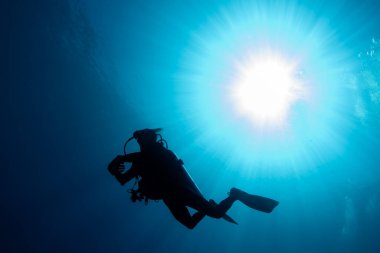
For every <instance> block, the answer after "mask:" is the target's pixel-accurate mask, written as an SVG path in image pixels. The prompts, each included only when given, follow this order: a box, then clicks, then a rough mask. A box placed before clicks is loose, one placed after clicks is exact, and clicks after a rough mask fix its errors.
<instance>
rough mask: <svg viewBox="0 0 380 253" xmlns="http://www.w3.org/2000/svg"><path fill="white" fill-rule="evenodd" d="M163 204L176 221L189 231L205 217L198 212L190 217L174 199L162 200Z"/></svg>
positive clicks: (185, 208) (185, 209)
mask: <svg viewBox="0 0 380 253" xmlns="http://www.w3.org/2000/svg"><path fill="white" fill-rule="evenodd" d="M164 203H165V205H166V206H167V207H168V208H169V210H170V212H171V213H172V214H173V216H174V217H175V218H176V220H177V221H179V222H180V223H182V224H183V225H185V226H186V227H187V228H189V229H193V228H194V227H195V226H196V225H197V224H198V223H199V222H200V221H201V220H202V219H203V218H204V217H205V215H206V214H205V213H204V212H200V211H198V212H196V213H195V214H193V215H191V214H190V212H189V210H188V209H187V207H186V206H185V205H183V204H182V203H181V202H179V201H177V200H176V199H170V198H169V199H164Z"/></svg>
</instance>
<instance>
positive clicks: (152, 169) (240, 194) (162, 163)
mask: <svg viewBox="0 0 380 253" xmlns="http://www.w3.org/2000/svg"><path fill="white" fill-rule="evenodd" d="M161 130H162V129H160V128H158V129H143V130H139V131H135V132H134V133H133V136H132V137H131V138H129V139H128V140H127V141H126V143H125V145H124V155H118V156H116V157H115V158H114V159H113V160H112V161H111V163H110V164H109V165H108V170H109V172H110V173H111V174H112V175H114V176H115V177H116V179H117V180H118V181H119V183H120V184H121V185H124V184H126V183H127V182H129V181H130V180H132V179H133V178H136V182H135V184H134V186H133V187H132V189H131V190H130V191H129V192H130V193H131V200H132V201H133V202H136V201H141V200H145V201H146V202H147V201H148V200H149V199H151V200H163V202H164V203H165V205H166V206H167V207H168V208H169V210H170V211H171V213H172V214H173V216H174V217H175V218H176V219H177V220H178V221H179V222H180V223H182V224H183V225H185V226H186V227H187V228H190V229H193V228H194V227H195V226H196V225H197V224H198V223H199V222H200V221H201V220H202V219H203V218H204V217H205V216H210V217H213V218H224V219H225V220H227V221H229V222H232V223H235V224H237V223H236V221H234V220H233V219H232V218H231V217H230V216H228V215H227V214H226V212H227V211H228V209H230V207H231V206H232V204H233V203H234V202H235V201H236V200H239V201H240V202H242V203H243V204H245V205H247V206H248V207H251V208H253V209H256V210H258V211H262V212H266V213H270V212H272V210H273V209H274V208H275V207H276V206H277V205H278V204H279V202H278V201H276V200H273V199H269V198H266V197H261V196H257V195H252V194H248V193H246V192H244V191H242V190H239V189H237V188H231V190H230V192H229V196H228V197H227V198H226V199H224V200H222V201H221V202H220V203H219V204H217V203H216V202H215V201H214V200H209V201H208V200H206V199H205V198H204V197H203V195H202V193H201V192H200V190H199V189H198V187H197V186H196V184H195V183H194V181H193V180H192V178H191V177H190V175H189V174H188V173H187V171H186V169H185V167H184V163H183V161H182V160H181V159H178V158H177V156H176V155H175V154H174V153H173V152H172V151H171V150H169V149H168V147H167V142H166V141H165V140H164V139H163V138H162V136H161V135H160V134H159V132H160V131H161ZM132 139H136V140H137V142H138V144H139V146H140V152H136V153H130V154H126V151H125V148H126V145H127V143H128V142H129V141H131V140H132ZM124 163H131V167H130V169H128V170H127V171H125V167H124ZM136 185H137V186H138V188H137V189H135V186H136ZM188 207H190V208H193V209H195V210H196V211H197V212H196V213H194V214H193V215H191V214H190V212H189V210H188Z"/></svg>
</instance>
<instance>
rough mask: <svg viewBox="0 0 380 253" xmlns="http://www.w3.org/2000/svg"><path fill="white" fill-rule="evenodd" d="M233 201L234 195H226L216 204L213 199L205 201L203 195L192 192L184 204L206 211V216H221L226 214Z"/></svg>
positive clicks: (234, 199)
mask: <svg viewBox="0 0 380 253" xmlns="http://www.w3.org/2000/svg"><path fill="white" fill-rule="evenodd" d="M235 201H236V198H235V197H233V196H228V197H227V198H226V199H224V200H222V201H221V202H220V203H219V204H217V203H216V202H215V201H213V200H210V201H207V200H206V199H205V198H204V197H202V196H199V195H195V194H194V195H192V196H188V198H187V201H186V205H187V206H189V207H191V208H194V209H195V210H198V211H200V212H202V213H206V215H207V216H210V217H213V218H221V217H223V216H224V215H225V214H226V212H227V211H228V209H230V208H231V206H232V204H233V203H234V202H235Z"/></svg>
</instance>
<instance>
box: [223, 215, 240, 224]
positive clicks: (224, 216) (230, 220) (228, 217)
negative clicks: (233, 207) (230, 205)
mask: <svg viewBox="0 0 380 253" xmlns="http://www.w3.org/2000/svg"><path fill="white" fill-rule="evenodd" d="M222 218H223V219H224V220H226V221H228V222H231V223H233V224H236V225H239V224H238V223H237V222H236V221H235V220H234V219H232V218H231V217H230V216H229V215H227V214H225V215H223V216H222Z"/></svg>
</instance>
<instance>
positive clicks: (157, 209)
mask: <svg viewBox="0 0 380 253" xmlns="http://www.w3.org/2000/svg"><path fill="white" fill-rule="evenodd" d="M379 5H380V4H379V3H378V2H377V1H368V0H363V1H343V0H337V1H301V0H300V1H296V0H294V1H293V0H291V1H248V0H247V1H232V0H219V1H216V0H210V1H196V0H193V1H189V0H186V1H170V0H160V1H153V0H152V1H121V0H115V1H101V0H92V1H89V0H67V1H59V0H34V1H21V0H14V1H5V2H2V3H1V5H0V12H1V15H0V20H1V28H2V29H1V42H0V43H1V44H0V45H1V58H2V59H3V61H2V62H3V63H5V64H4V65H3V66H2V68H1V69H2V70H1V77H0V78H1V79H0V80H1V92H0V99H1V106H0V110H1V118H2V120H1V124H0V129H1V135H0V136H1V182H0V183H1V184H0V187H1V191H0V194H1V209H0V213H1V230H2V233H1V234H2V236H1V239H0V240H1V243H0V252H4V253H5V252H57V253H58V252H219V253H222V252H282V253H287V252H292V253H295V252H308V253H313V252H363V253H372V252H373V253H375V252H379V251H380V244H379V241H378V238H379V236H378V235H379V234H380V228H379V227H380V221H379V218H380V186H379V185H380V184H379V183H380V173H379V172H380V170H379V161H380V156H379V147H380V131H379V130H378V128H379V126H380V117H379V116H380V51H379V50H380V17H379V11H378V10H379V7H380V6H379ZM263 44H264V45H266V46H268V47H272V48H275V49H276V50H279V51H281V52H284V54H285V55H287V56H288V57H290V58H292V57H293V56H294V57H297V59H301V60H300V62H301V63H302V64H301V65H302V66H301V67H300V69H299V71H298V72H297V73H298V74H299V78H301V79H302V80H304V81H305V82H307V86H308V87H310V90H312V91H313V92H314V93H313V94H314V95H313V98H312V99H311V100H309V101H306V102H305V101H303V102H300V103H297V104H295V105H294V106H293V107H292V108H291V109H290V113H289V118H288V121H287V124H286V126H284V127H283V128H281V129H270V130H268V128H267V127H265V126H264V127H263V126H259V127H257V126H253V125H252V122H251V121H250V120H247V119H245V118H244V117H242V116H241V115H235V114H234V112H233V110H231V105H230V104H229V102H228V101H226V100H224V98H223V94H225V93H224V92H226V91H228V89H227V88H226V86H228V83H229V81H228V80H230V78H231V75H233V73H231V72H233V71H232V69H233V68H232V67H231V66H232V65H231V64H230V60H231V59H232V58H233V59H240V58H241V57H244V55H245V52H246V51H245V50H246V49H247V48H249V50H255V49H257V48H259V49H260V47H261V46H262V45H263ZM156 127H162V128H163V129H164V131H163V136H164V138H165V139H166V140H167V142H168V144H169V148H170V149H171V150H173V151H174V152H176V154H177V155H178V156H179V157H180V158H181V159H183V160H184V162H185V166H186V168H187V170H188V172H189V173H190V174H191V176H192V178H193V179H194V180H195V182H196V183H197V185H198V186H199V188H200V189H201V191H202V192H203V193H204V195H205V196H206V197H207V198H212V199H215V200H216V201H220V200H222V199H223V198H225V197H226V196H227V195H226V194H227V192H228V191H229V189H230V188H231V187H239V188H241V189H244V190H246V191H248V192H251V193H254V194H258V195H262V196H267V197H270V198H274V199H276V200H278V201H279V202H280V205H279V206H278V207H277V208H276V210H275V211H274V212H273V213H271V214H265V213H260V212H257V211H254V210H250V209H249V208H247V207H246V206H243V205H242V204H240V203H236V204H235V205H234V206H233V207H232V209H230V211H229V212H228V214H229V215H230V216H231V217H233V218H234V219H235V220H236V221H237V222H238V223H239V225H233V224H230V223H228V222H225V221H224V220H217V219H212V218H208V217H206V218H205V219H204V220H202V222H201V223H199V224H198V226H197V227H196V228H195V229H194V230H189V229H187V228H185V227H184V226H182V225H181V224H180V223H178V222H177V221H176V220H175V219H174V218H173V217H172V216H171V214H170V212H169V211H168V210H167V208H166V207H165V206H164V205H163V203H162V202H158V203H156V202H154V201H151V202H149V204H148V205H147V206H145V205H144V204H143V203H142V202H141V203H135V204H134V203H132V202H131V201H130V200H129V194H128V193H127V192H126V191H127V190H128V189H129V188H130V187H131V186H132V184H133V183H130V184H129V185H128V186H126V187H121V186H120V185H119V184H118V183H117V182H116V180H115V179H114V178H113V177H112V176H111V175H110V174H109V173H108V171H107V169H106V168H107V165H108V163H109V162H110V161H111V160H112V159H113V157H114V156H116V155H117V154H122V152H123V145H124V142H125V140H126V139H128V138H129V137H130V136H131V135H132V133H133V131H135V130H138V129H143V128H156ZM260 127H262V128H260ZM128 145H129V146H127V150H128V151H129V152H132V151H136V150H138V147H137V145H136V143H131V144H128Z"/></svg>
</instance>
